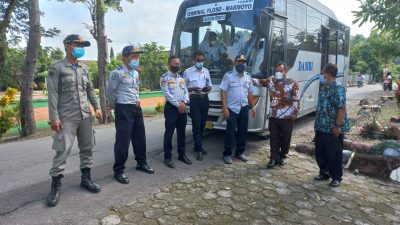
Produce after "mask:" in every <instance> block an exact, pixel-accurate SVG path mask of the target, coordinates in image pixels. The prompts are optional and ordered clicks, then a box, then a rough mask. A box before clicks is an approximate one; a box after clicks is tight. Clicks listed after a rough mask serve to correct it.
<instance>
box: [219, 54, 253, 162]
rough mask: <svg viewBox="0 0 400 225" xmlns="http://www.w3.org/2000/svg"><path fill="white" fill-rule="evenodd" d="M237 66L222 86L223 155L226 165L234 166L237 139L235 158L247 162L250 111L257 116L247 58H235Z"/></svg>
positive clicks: (227, 75)
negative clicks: (233, 156)
mask: <svg viewBox="0 0 400 225" xmlns="http://www.w3.org/2000/svg"><path fill="white" fill-rule="evenodd" d="M235 64H236V65H235V69H233V70H232V71H230V72H228V73H226V74H225V75H224V78H223V79H222V82H221V85H220V88H221V101H222V109H223V112H224V118H225V119H226V131H225V144H224V149H225V151H224V153H223V156H224V162H225V163H226V164H232V147H233V142H234V141H235V139H236V140H237V142H236V152H235V158H237V159H239V160H241V161H244V162H246V161H247V158H246V156H245V155H244V154H243V153H244V151H245V147H246V137H247V127H248V119H249V109H252V116H253V117H255V116H256V111H255V108H254V107H253V106H254V104H253V99H254V98H253V94H252V88H253V81H252V79H251V76H250V74H249V73H247V72H245V71H244V70H245V69H246V58H245V56H244V55H238V56H237V57H236V58H235ZM236 130H237V131H236ZM235 131H236V132H237V135H236V136H235Z"/></svg>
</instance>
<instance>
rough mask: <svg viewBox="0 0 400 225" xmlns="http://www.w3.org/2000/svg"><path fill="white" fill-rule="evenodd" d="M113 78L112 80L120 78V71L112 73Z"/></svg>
mask: <svg viewBox="0 0 400 225" xmlns="http://www.w3.org/2000/svg"><path fill="white" fill-rule="evenodd" d="M111 79H112V80H116V79H118V73H117V72H113V73H111Z"/></svg>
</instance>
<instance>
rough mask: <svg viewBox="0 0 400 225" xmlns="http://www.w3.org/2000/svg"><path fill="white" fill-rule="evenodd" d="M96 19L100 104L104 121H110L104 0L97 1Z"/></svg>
mask: <svg viewBox="0 0 400 225" xmlns="http://www.w3.org/2000/svg"><path fill="white" fill-rule="evenodd" d="M96 2H97V4H96V7H97V10H96V14H97V16H96V20H97V27H95V28H94V29H96V31H97V32H96V33H97V51H98V55H97V68H98V73H99V89H100V106H101V110H102V113H103V115H104V116H103V117H104V119H103V121H102V123H107V122H108V112H107V102H106V87H107V47H106V41H107V40H106V36H105V34H104V33H105V25H104V15H105V5H104V2H103V0H97V1H96Z"/></svg>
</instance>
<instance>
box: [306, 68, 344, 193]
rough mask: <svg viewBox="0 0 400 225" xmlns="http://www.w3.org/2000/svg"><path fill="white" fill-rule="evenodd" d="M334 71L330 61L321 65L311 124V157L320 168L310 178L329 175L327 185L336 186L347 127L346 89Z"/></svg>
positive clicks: (323, 177) (338, 179)
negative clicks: (313, 140) (315, 174)
mask: <svg viewBox="0 0 400 225" xmlns="http://www.w3.org/2000/svg"><path fill="white" fill-rule="evenodd" d="M337 72H338V69H337V66H336V65H334V64H332V63H328V64H326V65H325V67H324V68H323V69H322V74H323V75H324V78H325V80H326V82H325V84H324V86H323V87H322V88H321V91H320V93H319V98H318V105H317V112H316V118H315V124H314V130H315V158H316V161H317V163H318V166H319V168H320V171H319V175H318V176H316V177H314V179H315V180H318V181H320V180H327V179H329V178H332V181H331V183H330V184H329V186H331V187H338V186H339V185H340V182H341V180H342V176H343V168H342V162H343V153H342V151H343V138H344V133H346V132H348V131H349V122H348V120H347V113H346V89H345V88H344V87H343V86H342V85H340V84H338V83H337V82H336V75H337Z"/></svg>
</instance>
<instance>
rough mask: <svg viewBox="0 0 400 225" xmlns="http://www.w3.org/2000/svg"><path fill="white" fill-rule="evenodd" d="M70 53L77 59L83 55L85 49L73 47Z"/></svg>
mask: <svg viewBox="0 0 400 225" xmlns="http://www.w3.org/2000/svg"><path fill="white" fill-rule="evenodd" d="M72 55H73V56H74V57H75V58H77V59H78V58H81V57H82V56H84V55H85V49H84V48H80V47H75V48H74V49H73V50H72Z"/></svg>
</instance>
